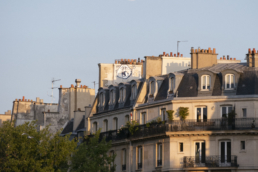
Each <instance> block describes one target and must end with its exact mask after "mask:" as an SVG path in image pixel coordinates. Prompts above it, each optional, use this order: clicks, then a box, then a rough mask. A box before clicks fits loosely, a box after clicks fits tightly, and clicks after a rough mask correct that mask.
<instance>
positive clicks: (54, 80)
mask: <svg viewBox="0 0 258 172" xmlns="http://www.w3.org/2000/svg"><path fill="white" fill-rule="evenodd" d="M60 80H61V79H55V78H53V79H52V81H51V82H52V87H51V89H52V92H51V95H49V96H50V97H51V103H53V99H54V93H53V90H54V88H58V87H54V83H55V82H56V81H60Z"/></svg>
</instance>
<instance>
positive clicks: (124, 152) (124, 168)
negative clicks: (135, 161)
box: [122, 149, 126, 171]
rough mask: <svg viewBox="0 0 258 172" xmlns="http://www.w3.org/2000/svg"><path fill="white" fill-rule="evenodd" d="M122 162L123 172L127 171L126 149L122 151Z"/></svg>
mask: <svg viewBox="0 0 258 172" xmlns="http://www.w3.org/2000/svg"><path fill="white" fill-rule="evenodd" d="M122 158H123V159H122V162H123V164H122V170H123V171H124V170H126V149H123V150H122Z"/></svg>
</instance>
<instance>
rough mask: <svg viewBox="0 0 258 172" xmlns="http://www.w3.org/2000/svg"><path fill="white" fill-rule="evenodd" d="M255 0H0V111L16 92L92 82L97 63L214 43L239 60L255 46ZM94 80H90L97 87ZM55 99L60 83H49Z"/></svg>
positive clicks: (39, 92)
mask: <svg viewBox="0 0 258 172" xmlns="http://www.w3.org/2000/svg"><path fill="white" fill-rule="evenodd" d="M257 6H258V1H256V0H242V1H240V0H224V1H222V0H209V1H206V0H194V1H193V0H54V1H53V0H44V1H43V0H37V1H33V0H1V1H0V83H1V84H0V114H3V113H4V112H5V111H7V110H11V109H12V103H13V101H14V100H15V99H22V96H25V99H33V100H36V97H40V98H41V99H44V102H46V103H50V102H51V97H50V96H49V95H51V80H52V79H53V78H55V79H61V80H60V81H57V82H55V83H54V86H55V87H59V86H60V85H63V87H70V86H71V84H75V79H76V78H78V79H81V80H82V83H81V84H83V85H87V86H89V87H90V88H94V84H93V81H96V82H98V63H114V60H115V59H136V58H139V57H140V58H141V59H144V56H149V55H150V56H152V55H154V56H157V55H159V54H162V52H163V51H165V52H173V53H174V52H176V51H177V41H184V40H187V42H182V43H180V45H179V52H180V53H181V54H183V55H184V57H190V54H189V53H190V49H191V47H194V48H198V47H200V48H201V49H207V48H208V47H211V48H216V51H217V53H218V54H219V55H218V58H219V57H222V56H223V55H230V57H235V58H237V59H239V60H242V62H244V61H245V60H244V58H245V54H246V53H247V51H248V48H256V49H258V32H257V31H258V30H257V28H258V22H257V18H258V12H257ZM97 87H98V86H96V88H97ZM54 97H55V100H54V102H56V103H57V102H58V89H54Z"/></svg>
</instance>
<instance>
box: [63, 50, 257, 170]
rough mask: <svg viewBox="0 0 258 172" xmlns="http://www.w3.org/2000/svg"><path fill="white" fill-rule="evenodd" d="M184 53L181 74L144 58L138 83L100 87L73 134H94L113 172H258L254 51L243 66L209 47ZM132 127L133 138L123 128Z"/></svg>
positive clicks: (160, 63)
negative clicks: (105, 144) (111, 156)
mask: <svg viewBox="0 0 258 172" xmlns="http://www.w3.org/2000/svg"><path fill="white" fill-rule="evenodd" d="M190 54H191V59H190V60H191V62H190V66H188V68H187V69H183V70H181V69H180V70H178V71H174V72H168V73H163V71H164V69H163V67H164V65H162V58H161V57H160V56H157V57H153V56H146V57H145V61H144V62H143V66H144V77H143V78H141V79H134V80H131V81H129V82H123V83H119V84H111V85H109V86H108V87H104V86H103V87H100V88H99V90H98V94H97V96H96V98H95V100H94V103H93V105H92V108H91V109H90V111H89V114H88V115H87V116H86V115H85V117H84V118H82V120H81V122H77V124H76V126H73V128H78V129H77V130H76V129H75V130H74V129H73V131H75V132H74V134H77V135H78V136H81V135H83V132H82V131H84V130H86V131H87V132H86V133H87V134H88V135H91V134H93V133H95V132H96V131H97V130H98V129H101V132H102V133H101V137H102V138H105V139H106V140H107V141H109V140H112V149H111V150H110V153H115V154H116V155H117V156H116V159H115V162H114V163H115V164H116V171H117V172H118V171H119V172H120V171H125V172H132V171H134V172H143V171H144V172H161V171H164V172H188V171H191V172H195V171H198V172H215V171H221V172H223V171H225V172H229V171H231V172H233V171H234V172H235V171H237V172H253V171H258V164H257V157H258V152H257V150H258V109H257V107H258V103H257V100H258V72H257V69H258V65H257V64H258V63H256V61H257V59H256V58H258V51H256V50H255V49H253V50H251V49H249V50H248V53H247V55H246V56H247V62H246V63H241V62H240V61H239V60H236V59H234V58H230V57H229V56H228V57H227V58H225V57H223V58H220V59H218V58H217V53H216V50H215V49H210V48H208V49H206V50H203V49H193V48H192V49H191V53H190ZM165 55H166V54H165ZM169 110H172V111H174V113H173V120H171V119H169V118H168V115H167V111H169ZM183 110H188V113H189V115H188V116H187V117H186V119H185V120H183V119H182V117H180V114H182V112H183ZM132 120H134V121H137V122H138V123H139V126H137V127H138V130H137V131H136V132H135V133H133V134H132V133H130V132H129V131H128V129H126V128H124V126H125V124H126V122H127V121H132ZM157 121H158V122H157ZM81 127H83V128H84V130H80V128H81ZM67 131H69V130H68V128H67ZM84 133H85V132H84Z"/></svg>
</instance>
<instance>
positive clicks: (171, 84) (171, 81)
mask: <svg viewBox="0 0 258 172" xmlns="http://www.w3.org/2000/svg"><path fill="white" fill-rule="evenodd" d="M174 89H175V77H173V76H172V77H170V78H169V94H174ZM171 91H172V93H170V92H171Z"/></svg>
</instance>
